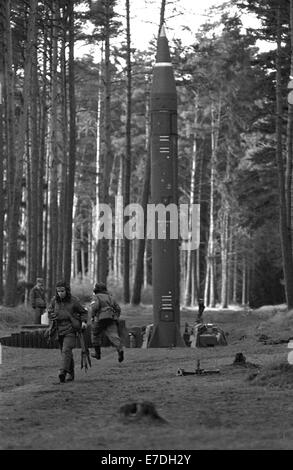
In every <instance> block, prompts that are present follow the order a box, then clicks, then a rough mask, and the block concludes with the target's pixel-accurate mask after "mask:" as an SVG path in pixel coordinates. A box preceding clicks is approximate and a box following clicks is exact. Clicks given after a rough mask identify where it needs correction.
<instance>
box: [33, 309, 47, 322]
mask: <svg viewBox="0 0 293 470" xmlns="http://www.w3.org/2000/svg"><path fill="white" fill-rule="evenodd" d="M45 310H46V309H45V307H36V308H34V323H35V325H40V323H41V316H42V315H43V313H44V311H45Z"/></svg>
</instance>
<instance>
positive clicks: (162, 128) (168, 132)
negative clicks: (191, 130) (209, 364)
mask: <svg viewBox="0 0 293 470" xmlns="http://www.w3.org/2000/svg"><path fill="white" fill-rule="evenodd" d="M150 114H151V134H150V140H151V203H152V205H155V207H157V205H160V207H161V209H162V208H163V211H162V212H161V213H160V212H158V213H157V214H158V217H157V218H156V219H155V229H156V233H155V236H154V237H152V238H153V239H152V287H153V316H154V322H153V331H152V336H151V338H150V342H149V344H148V347H155V348H164V347H172V346H185V343H184V341H183V339H182V337H181V334H180V298H179V295H180V294H179V246H178V236H177V237H174V236H171V231H172V227H173V226H174V225H176V224H177V227H178V216H177V220H176V210H177V208H178V183H177V178H178V175H177V173H178V168H177V167H178V164H177V159H178V155H177V152H178V151H177V138H178V136H177V93H176V84H175V79H174V73H173V66H172V63H171V59H170V52H169V45H168V40H167V37H166V33H165V28H164V26H162V28H161V30H160V34H159V37H158V44H157V55H156V63H155V65H154V70H153V80H152V87H151V92H150ZM170 205H171V206H173V209H174V208H175V209H176V210H175V212H173V213H171V211H168V210H165V220H160V218H161V219H162V214H164V209H168V206H169V208H170V207H171V206H170ZM164 222H165V233H163V235H165V236H164V237H163V238H162V227H163V226H164ZM159 231H160V232H161V236H159ZM163 232H164V229H163Z"/></svg>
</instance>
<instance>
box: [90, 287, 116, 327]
mask: <svg viewBox="0 0 293 470" xmlns="http://www.w3.org/2000/svg"><path fill="white" fill-rule="evenodd" d="M90 314H91V317H92V318H94V317H96V318H97V319H98V320H104V319H106V318H112V319H113V320H117V319H118V318H119V317H120V314H121V308H120V306H119V304H118V303H117V302H116V300H115V299H114V298H113V296H112V295H111V294H109V292H100V293H99V294H96V295H95V296H94V300H93V301H92V302H91V304H90Z"/></svg>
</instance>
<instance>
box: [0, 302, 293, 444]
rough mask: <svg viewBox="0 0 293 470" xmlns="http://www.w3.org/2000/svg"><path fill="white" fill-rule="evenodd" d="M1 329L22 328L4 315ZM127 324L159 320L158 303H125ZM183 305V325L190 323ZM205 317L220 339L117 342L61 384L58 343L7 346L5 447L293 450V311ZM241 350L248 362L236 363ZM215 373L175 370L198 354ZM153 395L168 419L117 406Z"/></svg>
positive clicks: (1, 369) (1, 428)
mask: <svg viewBox="0 0 293 470" xmlns="http://www.w3.org/2000/svg"><path fill="white" fill-rule="evenodd" d="M1 310H2V309H1V308H0V336H4V335H7V333H12V332H15V331H18V330H17V326H16V325H11V324H9V323H7V322H3V321H1ZM122 318H125V320H126V326H127V327H128V328H129V327H131V326H141V325H147V324H149V323H151V322H152V309H151V306H143V307H139V308H136V309H135V308H133V307H131V308H128V307H126V306H125V307H124V308H123V317H122ZM194 318H195V313H194V311H193V310H191V309H190V310H188V309H183V310H182V313H181V324H182V325H184V322H185V321H188V322H189V323H190V324H192V323H193V321H194ZM204 321H205V322H208V321H209V322H210V321H212V322H214V323H216V324H217V325H219V326H220V327H221V328H222V329H223V330H224V331H225V333H227V339H228V346H217V347H214V348H188V347H186V348H172V349H166V348H162V349H153V348H150V349H138V348H126V349H125V361H124V362H122V363H121V364H119V363H118V361H117V354H116V352H115V351H114V349H113V348H102V359H101V360H100V361H95V360H94V359H93V361H92V367H91V368H90V369H89V370H88V371H87V372H85V371H84V370H81V369H80V366H79V362H80V360H79V359H80V349H75V350H74V357H75V359H76V380H75V381H74V382H71V383H65V384H58V380H57V374H58V367H59V359H60V352H59V351H58V350H57V349H32V348H16V347H8V346H2V364H1V365H0V393H1V400H0V416H1V419H0V449H2V450H6V449H11V450H20V449H23V450H26V449H31V450H38V449H43V450H53V449H54V450H58V449H65V450H73V449H75V450H81V449H84V450H90V449H94V450H111V449H116V450H120V449H124V450H137V449H143V450H144V449H153V450H163V449H165V450H166V449H169V450H170V449H172V450H180V449H182V450H184V449H189V450H197V449H201V450H204V449H227V450H228V449H245V450H249V449H293V400H292V391H293V370H292V369H293V366H290V365H289V364H288V362H287V356H288V352H289V349H288V345H287V342H288V339H289V338H290V337H293V312H288V313H286V312H285V309H284V306H280V307H270V308H269V307H267V308H261V309H258V310H255V311H243V310H240V309H235V310H213V311H212V310H206V311H205V314H204ZM238 352H242V353H243V354H244V356H245V357H246V360H247V362H246V365H235V364H233V361H234V358H235V354H236V353H238ZM198 359H200V361H201V367H203V368H206V369H220V373H219V374H216V375H206V376H205V375H202V376H200V375H189V376H183V377H182V376H178V375H177V370H178V368H183V369H185V370H187V371H194V370H195V368H196V364H197V360H198ZM142 401H150V402H152V403H153V404H154V406H155V408H156V410H157V412H158V413H159V415H160V416H161V417H162V418H163V419H164V420H165V421H160V420H155V419H152V418H151V417H147V416H146V417H141V418H139V416H137V417H136V418H134V417H125V416H123V415H121V413H120V412H119V410H120V407H121V406H123V405H125V404H127V403H130V402H135V403H138V402H142Z"/></svg>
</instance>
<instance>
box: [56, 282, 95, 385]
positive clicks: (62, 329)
mask: <svg viewBox="0 0 293 470" xmlns="http://www.w3.org/2000/svg"><path fill="white" fill-rule="evenodd" d="M67 289H68V288H67ZM48 316H49V319H50V320H53V321H56V326H57V333H56V334H57V338H58V342H59V345H60V350H61V367H60V371H59V378H60V381H61V382H64V380H65V376H66V374H69V377H70V380H73V379H74V359H73V353H72V350H73V348H75V346H76V334H77V332H78V331H79V330H80V327H81V323H82V322H87V319H88V311H87V309H85V308H84V307H83V306H82V305H81V304H80V302H79V300H78V299H77V298H76V297H73V296H72V295H71V294H70V290H69V289H68V291H67V295H66V297H65V298H64V299H61V298H60V297H59V296H58V295H56V296H55V297H53V298H52V300H51V302H50V305H49V307H48Z"/></svg>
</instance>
